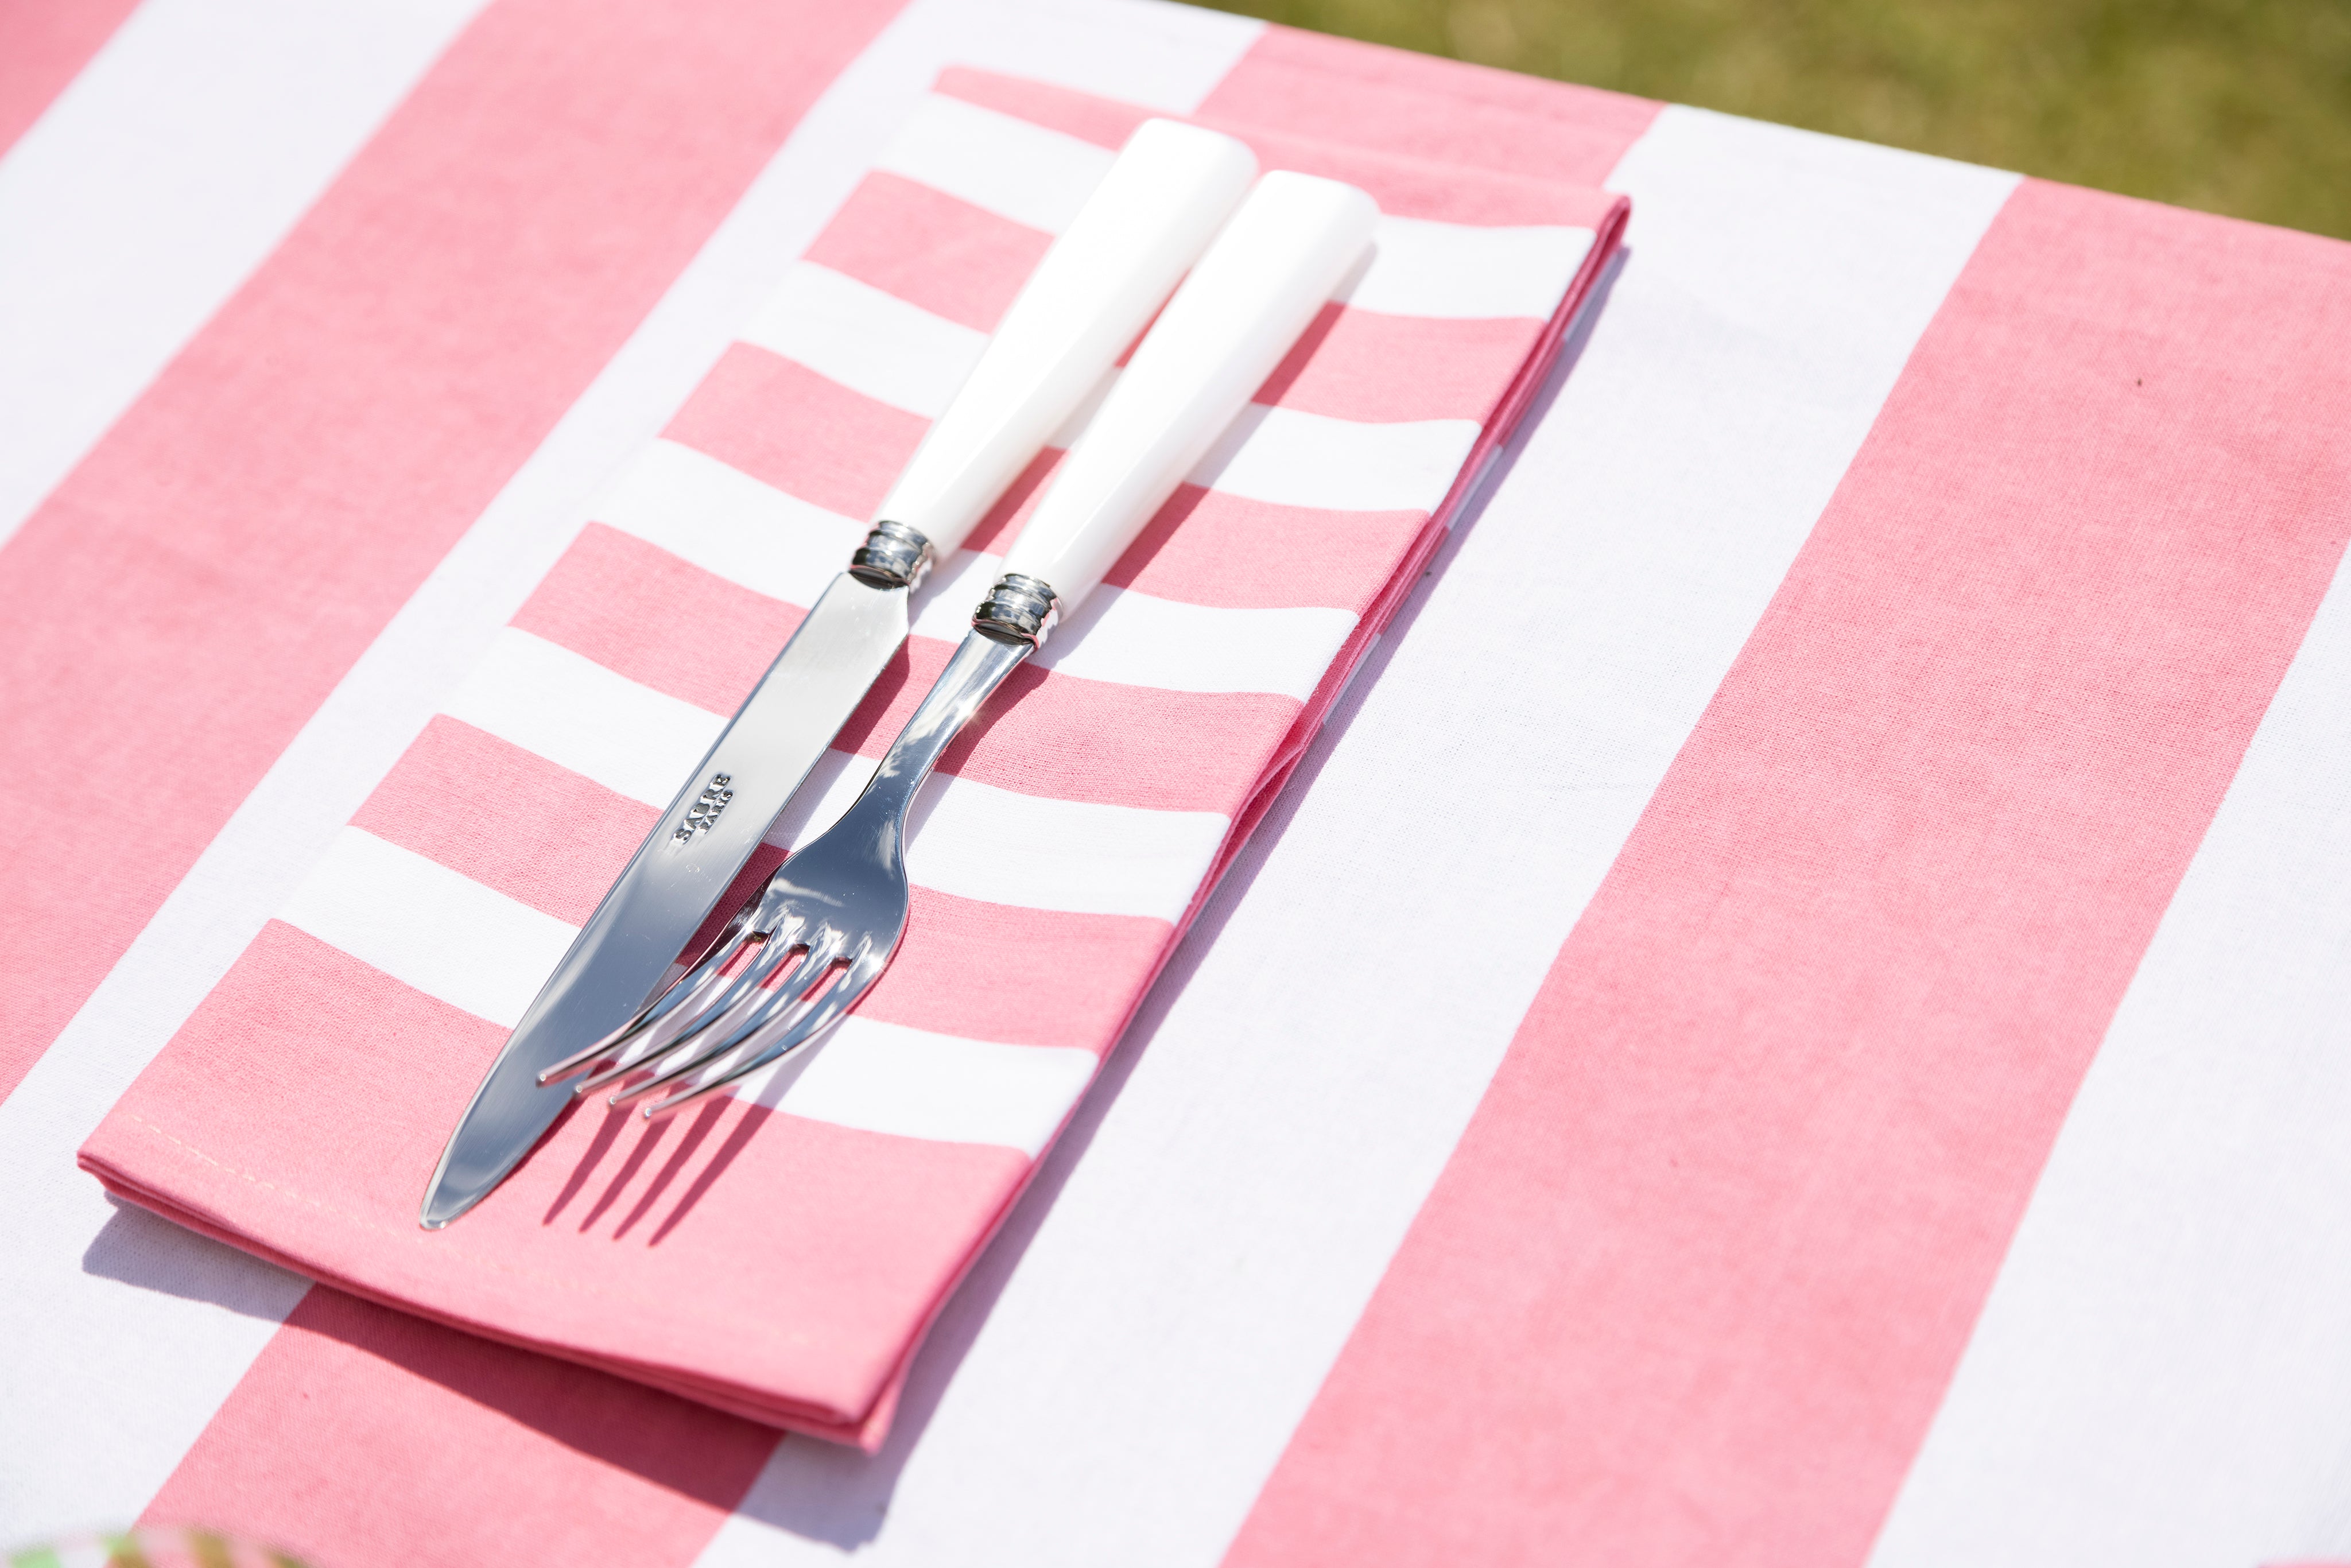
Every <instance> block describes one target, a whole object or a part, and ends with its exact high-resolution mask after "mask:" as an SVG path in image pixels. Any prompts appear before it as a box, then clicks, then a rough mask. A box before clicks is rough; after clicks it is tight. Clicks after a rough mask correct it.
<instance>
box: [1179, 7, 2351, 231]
mask: <svg viewBox="0 0 2351 1568" xmlns="http://www.w3.org/2000/svg"><path fill="white" fill-rule="evenodd" d="M1210 3H1211V4H1221V5H1223V6H1224V8H1226V9H1228V10H1235V11H1241V12H1245V13H1247V14H1248V15H1250V16H1263V17H1266V18H1268V19H1269V20H1271V21H1276V22H1287V23H1289V24H1290V25H1291V26H1299V27H1311V28H1314V29H1316V30H1318V31H1322V32H1327V33H1341V34H1344V35H1346V36H1348V37H1356V38H1367V39H1371V40H1373V41H1374V42H1377V43H1384V44H1395V45H1400V46H1402V47H1405V48H1411V49H1420V50H1424V51H1426V52H1429V53H1433V54H1440V55H1451V56H1453V57H1457V58H1459V59H1465V60H1475V61H1477V62H1479V64H1481V65H1490V66H1502V67H1506V68H1509V69H1511V70H1517V71H1528V72H1531V73H1533V74H1535V75H1538V76H1548V77H1557V78H1562V79H1564V80H1568V81H1579V82H1587V83H1590V84H1591V85H1593V86H1594V87H1606V88H1614V89H1617V90H1619V91H1622V92H1630V93H1637V94H1640V95H1642V96H1643V97H1646V98H1660V99H1670V100H1672V101H1675V102H1678V103H1694V104H1700V105H1703V106H1705V107H1707V108H1709V109H1720V110H1729V112H1731V113H1734V114H1745V115H1752V116H1754V117H1755V118H1757V119H1760V120H1779V121H1782V123H1785V124H1789V125H1801V126H1806V127H1809V128H1811V129H1813V130H1815V131H1833V132H1834V133H1835V134H1837V135H1840V136H1855V137H1860V138H1863V139H1865V140H1867V141H1882V142H1886V143H1889V144H1891V145H1893V146H1896V147H1910V148H1916V149H1917V150H1919V151H1921V152H1939V153H1942V154H1944V155H1946V156H1948V157H1952V158H1964V159H1967V160H1969V161H1970V162H1978V163H1990V164H1994V165H1997V166H1999V167H2001V168H2006V169H2017V170H2022V171H2023V172H2026V173H2031V174H2040V175H2044V176H2046V177H2048V178H2051V179H2055V180H2069V181H2073V182H2074V183H2079V184H2085V185H2097V186H2102V187H2104V188H2105V189H2106V190H2110V191H2121V192H2125V193H2128V194H2130V195H2135V196H2150V197H2153V198H2155V199H2156V200H2158V201H2165V202H2173V203H2177V204H2180V205H2182V206H2189V207H2201V208H2204V209H2205V210H2207V211H2209V212H2216V213H2227V214H2232V215H2234V216H2237V217H2244V218H2255V219H2259V220H2260V221H2262V222H2263V223H2273V224H2284V225H2290V226H2293V227H2295V228H2303V229H2310V230H2314V231H2315V232H2317V233H2320V234H2328V235H2337V236H2340V237H2344V238H2351V0H1908V3H1907V4H1905V3H1901V0H1892V3H1888V0H1210Z"/></svg>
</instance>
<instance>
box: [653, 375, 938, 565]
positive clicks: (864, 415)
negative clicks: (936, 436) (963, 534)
mask: <svg viewBox="0 0 2351 1568" xmlns="http://www.w3.org/2000/svg"><path fill="white" fill-rule="evenodd" d="M929 428H930V422H929V421H928V420H926V419H925V418H924V417H923V416H922V415H920V414H918V413H907V412H906V411H905V410H904V409H900V408H892V407H891V406H890V405H889V404H888V403H884V402H874V401H873V400H872V398H869V397H866V396H865V395H863V394H862V393H861V392H852V391H850V390H849V389H848V388H847V387H845V386H842V385H841V383H840V382H831V381H827V380H826V379H825V378H824V377H822V376H820V375H819V374H817V373H816V372H815V371H811V370H810V369H808V368H807V367H806V366H804V365H800V364H796V363H794V362H793V361H790V360H787V359H785V358H783V357H782V356H781V355H779V354H771V353H769V352H768V350H765V349H755V348H753V347H752V346H751V345H750V344H748V343H736V344H733V345H731V346H730V347H729V348H728V349H727V350H726V353H725V354H724V355H723V356H721V357H720V359H719V361H718V363H717V364H716V365H715V366H713V367H712V368H711V371H710V374H709V375H707V376H705V378H704V379H703V382H702V384H701V385H700V386H698V387H696V388H695V391H694V395H693V396H692V397H690V398H688V399H686V402H685V406H684V408H682V409H680V410H678V412H677V417H676V418H675V419H674V420H672V421H671V422H670V425H669V428H668V429H667V430H666V431H664V432H663V434H665V435H667V436H668V437H669V438H670V439H671V440H672V441H675V442H679V443H681V444H684V445H687V446H691V447H693V448H695V450H696V451H699V452H706V453H708V454H709V455H711V456H713V457H716V458H717V459H718V460H719V461H720V462H722V463H725V464H726V465H728V466H730V467H734V468H739V469H741V470H742V471H743V472H744V473H746V474H748V475H750V476H752V477H753V478H755V479H758V480H762V481H764V482H766V483H767V484H769V485H773V486H775V487H776V488H777V489H778V490H782V491H784V492H786V493H787V494H789V495H793V496H797V497H799V498H800V499H801V500H803V501H808V502H810V503H812V504H814V505H816V506H820V507H824V508H825V509H826V510H828V511H831V512H837V513H839V514H840V515H841V516H842V517H853V518H856V519H858V520H860V521H862V520H864V519H865V518H868V517H872V515H873V508H874V507H878V506H880V505H881V504H882V497H883V496H885V495H887V494H888V493H889V490H890V486H891V483H892V481H893V480H895V479H896V478H897V477H898V471H899V470H900V469H901V468H904V466H905V465H906V459H907V458H909V457H912V456H913V455H914V448H915V446H916V445H917V444H919V443H920V442H921V441H922V439H923V432H925V430H928V429H929Z"/></svg>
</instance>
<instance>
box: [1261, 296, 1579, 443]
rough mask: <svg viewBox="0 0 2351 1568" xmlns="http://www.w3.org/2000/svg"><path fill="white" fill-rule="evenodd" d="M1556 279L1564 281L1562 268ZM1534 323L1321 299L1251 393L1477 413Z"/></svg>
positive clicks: (1419, 412) (1511, 368)
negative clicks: (1455, 317)
mask: <svg viewBox="0 0 2351 1568" xmlns="http://www.w3.org/2000/svg"><path fill="white" fill-rule="evenodd" d="M1559 282H1560V287H1561V288H1562V290H1564V289H1565V287H1566V286H1567V279H1566V277H1561V278H1560V280H1559ZM1542 329H1543V323H1542V322H1541V320H1538V319H1531V318H1514V319H1503V320H1489V321H1451V320H1432V319H1427V318H1425V317H1417V316H1383V315H1380V314H1379V313H1377V312H1375V311H1371V310H1353V309H1349V308H1346V307H1343V306H1339V305H1331V306H1326V307H1325V308H1324V309H1323V312H1322V317H1321V318H1320V319H1317V320H1316V321H1315V323H1314V325H1313V326H1312V327H1311V328H1309V329H1307V332H1306V335H1305V336H1304V337H1302V338H1301V339H1300V340H1298V346H1297V347H1296V348H1295V349H1292V350H1290V357H1289V358H1288V359H1286V360H1284V361H1282V362H1281V364H1280V366H1279V367H1278V368H1277V369H1276V370H1275V371H1274V372H1273V375H1272V376H1271V377H1270V379H1269V380H1268V381H1267V382H1266V384H1265V385H1264V386H1263V387H1261V388H1259V391H1258V393H1257V401H1258V402H1264V403H1272V404H1274V405H1275V406H1277V407H1280V408H1294V409H1300V410H1302V411H1303V412H1305V413H1321V414H1328V415H1329V416H1331V417H1332V418H1333V419H1352V420H1358V421H1361V422H1362V423H1366V424H1385V423H1398V422H1401V421H1405V420H1414V419H1474V420H1476V421H1478V422H1479V423H1484V422H1485V421H1486V419H1487V417H1488V416H1489V415H1490V414H1491V413H1493V412H1494V404H1495V402H1496V400H1497V399H1499V397H1500V395H1501V393H1502V392H1503V390H1504V389H1506V388H1507V387H1509V385H1510V379H1511V377H1512V376H1513V375H1515V374H1516V373H1517V371H1518V369H1519V367H1520V365H1522V364H1524V363H1526V361H1527V356H1528V355H1529V354H1530V353H1531V352H1532V351H1533V350H1534V346H1535V342H1536V340H1538V339H1539V338H1541V336H1542Z"/></svg>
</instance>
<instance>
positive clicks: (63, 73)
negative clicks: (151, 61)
mask: <svg viewBox="0 0 2351 1568" xmlns="http://www.w3.org/2000/svg"><path fill="white" fill-rule="evenodd" d="M138 5H139V0H9V3H8V5H6V6H5V8H0V153H5V152H7V151H8V149H10V148H11V147H14V146H15V145H16V139H17V138H18V137H20V136H22V135H24V134H25V132H26V131H28V130H30V129H32V125H33V121H35V120H38V119H40V118H41V116H42V114H43V113H44V112H46V111H47V109H48V107H49V105H50V104H52V103H54V102H55V101H57V94H59V93H61V92H63V91H65V89H66V87H67V84H68V83H69V82H71V81H72V80H73V78H76V77H78V76H79V75H80V74H81V70H82V68H83V67H84V66H86V65H88V64H89V61H90V57H92V56H93V55H95V54H97V53H98V51H99V49H100V48H101V47H104V45H105V43H106V41H107V39H109V38H110V37H114V34H115V30H116V29H117V28H119V27H120V26H122V23H123V20H124V18H126V17H128V16H130V15H131V12H132V11H134V10H136V9H137V8H138Z"/></svg>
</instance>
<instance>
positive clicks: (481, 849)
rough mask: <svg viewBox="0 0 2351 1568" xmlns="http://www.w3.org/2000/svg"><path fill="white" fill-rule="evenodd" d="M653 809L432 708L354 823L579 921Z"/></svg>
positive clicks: (646, 828) (640, 837) (592, 908)
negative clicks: (427, 721) (430, 719)
mask: <svg viewBox="0 0 2351 1568" xmlns="http://www.w3.org/2000/svg"><path fill="white" fill-rule="evenodd" d="M660 815H661V814H660V813H659V812H658V811H655V810H653V808H652V807H650V806H647V805H645V804H643V802H642V801H637V800H629V799H628V798H627V797H625V796H622V795H616V794H614V793H613V792H612V791H611V790H610V789H605V788H604V787H603V786H602V785H601V784H599V783H596V782H595V781H594V780H592V779H582V778H581V777H580V775H579V774H577V773H573V772H571V771H569V769H567V768H559V767H557V766H556V765H555V764H554V763H552V762H549V761H548V760H547V758H543V757H538V756H534V755H533V754H532V753H530V752H528V751H525V750H524V749H522V747H518V746H513V745H509V744H508V743H507V742H506V741H503V740H500V739H498V738H497V737H496V736H493V735H485V734H483V733H482V732H481V731H480V730H478V729H475V727H473V726H472V725H469V724H462V723H460V722H458V721H457V720H456V719H454V718H450V717H448V716H445V715H440V716H434V720H433V722H432V723H430V724H428V725H426V726H425V727H424V733H423V735H420V736H418V737H416V740H415V742H414V744H413V745H411V746H410V747H409V748H408V750H407V751H406V753H405V754H403V755H402V758H401V759H400V761H399V762H398V764H396V765H395V766H394V767H393V768H392V772H391V773H390V774H388V775H387V776H386V777H385V779H384V780H383V782H382V783H381V784H379V785H377V786H376V788H375V792H374V793H373V794H371V795H370V796H369V797H368V799H367V804H365V805H363V806H361V807H360V810H359V814H358V815H356V816H354V817H353V818H352V819H351V826H353V827H355V828H359V829H360V830H362V831H366V832H371V833H373V834H374V835H375V836H376V837H377V838H380V839H383V840H386V841H389V842H392V843H395V844H398V845H399V846H400V847H401V848H402V849H404V850H413V851H414V852H416V853H418V854H420V855H423V856H424V857H425V858H426V859H427V860H431V861H435V862H439V863H440V864H442V865H444V866H447V867H448V868H449V869H450V870H451V871H454V872H456V873H460V874H462V875H465V876H468V877H471V878H472V879H473V880H474V881H475V882H478V883H482V884H483V885H484V886H486V887H491V888H496V890H497V891H498V892H500V893H503V894H506V895H507V897H508V898H511V899H514V900H516V901H517V902H518V903H522V904H529V905H530V906H531V907H532V908H533V909H537V910H539V911H541V912H543V913H545V914H548V915H554V916H555V917H556V918H557V919H558V920H560V921H563V922H564V923H565V924H567V925H586V924H587V923H588V917H589V916H590V915H593V914H594V913H595V912H596V905H597V904H599V903H600V902H601V900H602V899H603V896H604V893H605V890H606V889H608V888H610V887H611V885H612V879H613V878H614V877H616V876H618V875H620V873H621V868H622V866H624V865H626V864H627V863H628V861H629V857H630V856H631V855H632V854H634V853H635V852H636V849H637V845H638V844H640V843H642V842H643V841H644V836H645V835H646V834H647V833H649V832H651V831H653V823H654V822H655V821H657V820H658V819H659V817H660Z"/></svg>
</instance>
